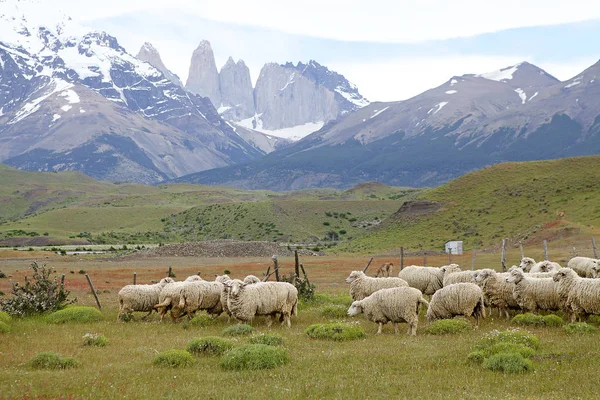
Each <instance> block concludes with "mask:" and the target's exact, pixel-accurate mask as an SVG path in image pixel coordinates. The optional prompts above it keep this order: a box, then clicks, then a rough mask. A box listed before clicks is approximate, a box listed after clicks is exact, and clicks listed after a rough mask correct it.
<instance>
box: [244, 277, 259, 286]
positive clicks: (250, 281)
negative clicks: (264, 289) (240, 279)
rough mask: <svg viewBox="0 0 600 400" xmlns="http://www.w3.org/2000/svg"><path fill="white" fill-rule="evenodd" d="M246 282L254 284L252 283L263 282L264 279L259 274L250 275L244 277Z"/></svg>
mask: <svg viewBox="0 0 600 400" xmlns="http://www.w3.org/2000/svg"><path fill="white" fill-rule="evenodd" d="M244 282H245V283H250V284H252V283H258V282H262V280H261V279H260V278H259V277H257V276H254V275H248V276H247V277H245V278H244Z"/></svg>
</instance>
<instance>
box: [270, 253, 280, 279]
mask: <svg viewBox="0 0 600 400" xmlns="http://www.w3.org/2000/svg"><path fill="white" fill-rule="evenodd" d="M271 259H272V260H273V272H275V280H276V281H277V282H279V261H278V260H277V256H275V255H274V256H273V257H271Z"/></svg>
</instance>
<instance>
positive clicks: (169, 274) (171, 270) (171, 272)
mask: <svg viewBox="0 0 600 400" xmlns="http://www.w3.org/2000/svg"><path fill="white" fill-rule="evenodd" d="M172 276H173V268H171V267H169V272H167V277H169V278H170V277H172Z"/></svg>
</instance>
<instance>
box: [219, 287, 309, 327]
mask: <svg viewBox="0 0 600 400" xmlns="http://www.w3.org/2000/svg"><path fill="white" fill-rule="evenodd" d="M225 284H226V285H227V286H229V288H230V289H229V300H228V302H227V307H228V308H229V311H230V312H231V314H232V315H233V317H234V318H235V319H237V320H238V321H240V322H251V321H252V320H253V319H254V317H255V316H256V315H266V316H268V317H269V318H268V319H267V326H269V327H270V326H271V322H272V321H271V318H270V317H271V316H273V315H276V314H277V313H280V314H281V320H282V324H283V323H286V322H287V326H288V328H290V327H291V326H292V323H291V316H292V315H297V314H298V290H297V289H296V287H294V285H292V284H291V283H287V282H259V283H254V284H248V283H244V282H242V281H241V280H239V279H233V280H230V281H227V282H226V283H225Z"/></svg>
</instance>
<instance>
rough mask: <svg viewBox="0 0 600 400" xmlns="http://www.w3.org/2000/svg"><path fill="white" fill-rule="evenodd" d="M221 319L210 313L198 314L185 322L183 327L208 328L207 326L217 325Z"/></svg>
mask: <svg viewBox="0 0 600 400" xmlns="http://www.w3.org/2000/svg"><path fill="white" fill-rule="evenodd" d="M218 322H219V321H218V320H217V319H216V318H213V317H210V316H208V315H204V314H201V315H196V316H195V317H194V318H192V319H190V320H189V321H185V322H184V323H183V329H189V328H206V327H207V326H212V325H216V324H217V323H218Z"/></svg>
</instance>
